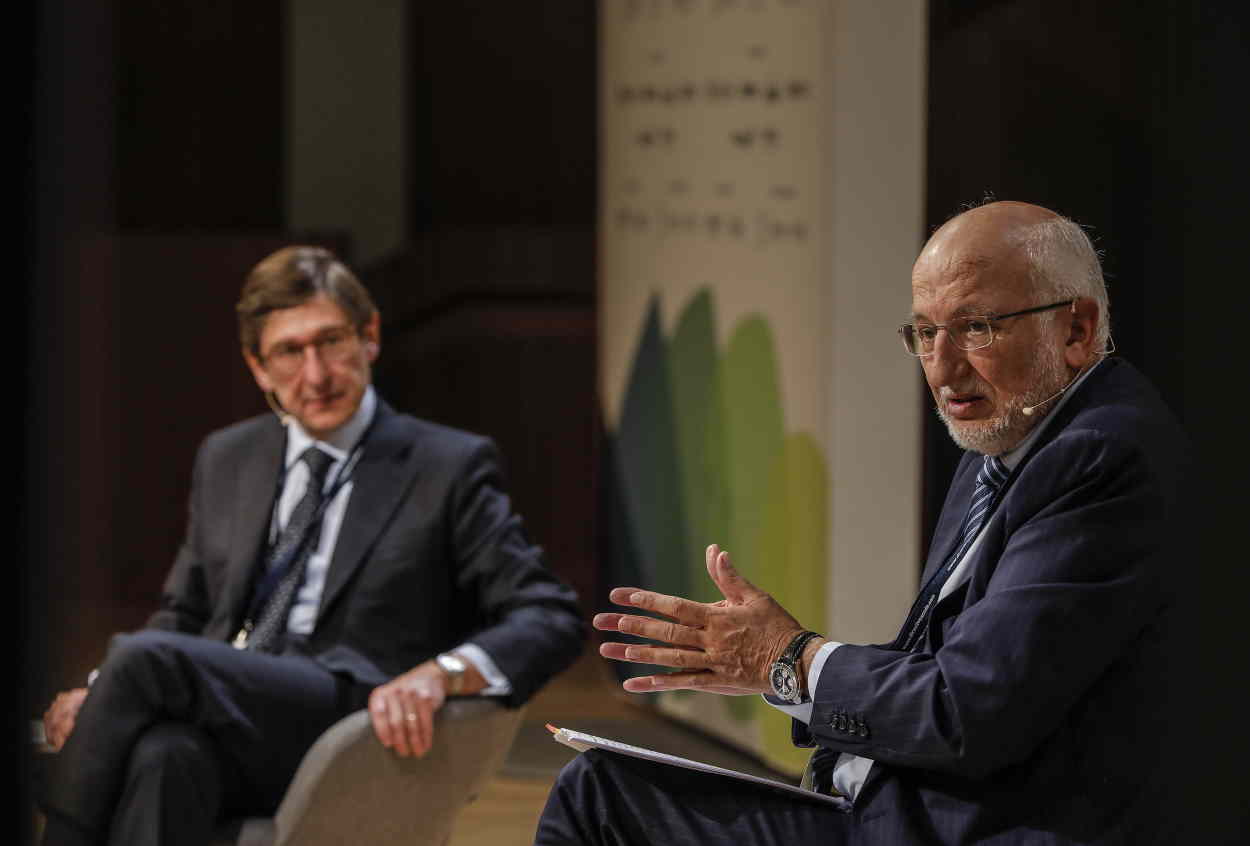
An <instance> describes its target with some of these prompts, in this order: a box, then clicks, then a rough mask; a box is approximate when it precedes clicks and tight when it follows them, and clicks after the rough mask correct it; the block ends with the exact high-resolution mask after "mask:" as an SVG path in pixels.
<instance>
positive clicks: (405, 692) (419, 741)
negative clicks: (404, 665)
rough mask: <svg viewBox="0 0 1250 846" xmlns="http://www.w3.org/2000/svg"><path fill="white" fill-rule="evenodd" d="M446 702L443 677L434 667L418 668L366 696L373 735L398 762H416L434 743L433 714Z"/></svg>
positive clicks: (429, 662)
mask: <svg viewBox="0 0 1250 846" xmlns="http://www.w3.org/2000/svg"><path fill="white" fill-rule="evenodd" d="M446 698H447V691H446V676H445V675H444V674H443V671H442V669H441V668H439V666H438V664H436V663H434V662H433V661H426V662H425V663H424V664H418V665H417V666H416V667H413V668H412V669H411V670H409V671H408V672H406V673H404V674H403V675H401V676H396V677H395V678H393V679H391V680H390V681H389V682H387V683H386V684H384V685H380V686H379V687H375V688H374V689H373V692H372V693H370V694H369V716H370V717H371V718H372V720H373V731H374V733H375V734H376V735H377V736H378V740H380V741H381V742H382V745H383V746H385V747H387V748H389V749H394V750H395V752H396V754H398V755H399V756H400V757H401V758H407V757H408V756H410V755H415V756H416V757H418V758H420V757H421V756H423V755H424V754H425V753H426V752H428V751H430V746H431V745H432V744H433V743H434V713H435V712H436V711H438V709H439V708H441V707H443V701H444V700H445V699H446Z"/></svg>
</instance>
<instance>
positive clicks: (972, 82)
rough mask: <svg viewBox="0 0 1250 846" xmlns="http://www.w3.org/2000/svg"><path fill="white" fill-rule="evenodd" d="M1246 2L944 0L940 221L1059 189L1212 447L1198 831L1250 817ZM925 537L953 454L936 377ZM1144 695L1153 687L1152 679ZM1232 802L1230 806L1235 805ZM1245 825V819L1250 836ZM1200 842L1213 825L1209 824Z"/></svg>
mask: <svg viewBox="0 0 1250 846" xmlns="http://www.w3.org/2000/svg"><path fill="white" fill-rule="evenodd" d="M1247 34H1248V29H1247V20H1246V11H1245V4H1241V3H1217V2H1182V0H1099V2H1096V3H1090V2H1081V0H931V4H930V56H929V154H928V169H927V172H928V204H927V205H928V223H929V226H930V229H932V228H936V227H937V226H938V225H940V224H941V223H942V222H943V221H944V220H945V219H946V218H947V217H949V216H950V215H951V214H952V213H954V212H956V211H958V210H959V208H960V205H961V204H964V203H967V202H970V201H976V200H978V199H979V198H981V197H982V196H984V195H986V194H992V195H993V196H995V197H997V198H998V199H1020V200H1027V201H1031V202H1035V203H1039V204H1041V205H1045V206H1049V207H1051V208H1053V209H1055V210H1057V211H1060V212H1062V213H1064V214H1066V215H1068V216H1070V217H1072V218H1074V219H1076V220H1077V221H1079V222H1081V223H1082V224H1085V225H1086V226H1088V227H1089V231H1090V234H1091V235H1092V236H1093V238H1094V242H1095V244H1096V246H1097V247H1098V248H1099V249H1101V250H1102V251H1104V253H1105V269H1106V273H1107V279H1108V282H1109V284H1110V292H1111V314H1112V333H1113V336H1114V339H1115V342H1116V346H1117V353H1116V354H1117V355H1120V356H1123V357H1124V358H1126V359H1128V360H1129V361H1131V362H1132V363H1133V364H1134V365H1136V366H1137V367H1138V368H1140V369H1141V370H1143V371H1144V372H1145V373H1146V374H1147V376H1149V378H1150V379H1151V380H1152V381H1153V382H1154V383H1155V385H1156V386H1157V387H1158V388H1159V390H1160V392H1161V393H1162V394H1163V396H1164V398H1165V400H1166V401H1167V402H1168V404H1169V405H1170V406H1171V407H1172V409H1173V410H1174V411H1175V412H1176V414H1177V415H1178V416H1179V417H1180V419H1181V420H1182V422H1183V423H1184V425H1185V427H1186V429H1187V430H1188V431H1189V433H1190V435H1191V437H1192V438H1193V440H1194V442H1195V444H1196V445H1197V449H1198V454H1199V456H1200V459H1201V465H1202V468H1203V473H1202V477H1201V484H1200V485H1196V486H1195V490H1194V491H1193V492H1192V495H1191V502H1192V503H1193V505H1194V508H1193V513H1192V514H1191V515H1189V516H1188V518H1187V519H1186V520H1185V521H1177V525H1176V527H1175V531H1177V532H1181V533H1185V534H1186V535H1187V536H1188V537H1191V538H1192V539H1193V541H1192V544H1191V550H1192V556H1191V557H1190V558H1189V559H1188V560H1186V561H1178V562H1175V570H1174V572H1173V573H1171V574H1170V575H1171V576H1172V577H1173V578H1174V579H1175V584H1176V589H1177V592H1178V593H1182V594H1183V593H1186V592H1189V593H1190V595H1191V596H1192V597H1193V598H1194V600H1195V601H1194V602H1193V603H1192V604H1191V605H1190V606H1189V607H1190V609H1191V613H1190V619H1189V624H1188V625H1189V630H1190V631H1191V632H1192V635H1193V637H1192V643H1191V645H1190V648H1189V650H1188V654H1187V661H1188V663H1189V665H1190V669H1191V670H1192V673H1191V674H1190V676H1189V677H1187V679H1186V684H1187V686H1188V690H1189V691H1190V693H1191V698H1190V702H1191V707H1190V709H1189V710H1188V712H1187V713H1185V714H1177V728H1176V732H1175V735H1174V740H1175V743H1176V744H1177V745H1178V747H1181V748H1183V749H1185V750H1187V751H1189V752H1190V753H1191V757H1190V758H1189V759H1188V762H1187V763H1188V764H1189V766H1187V767H1186V768H1185V769H1184V770H1182V771H1180V772H1178V777H1177V801H1178V803H1180V804H1181V805H1182V806H1187V807H1188V810H1187V812H1186V817H1187V819H1190V820H1193V821H1195V824H1196V825H1197V827H1198V828H1199V829H1207V830H1205V831H1203V832H1202V835H1203V836H1202V839H1201V842H1211V843H1225V842H1234V841H1235V840H1236V839H1237V836H1235V834H1234V833H1235V832H1238V826H1246V825H1247V821H1246V819H1245V818H1244V816H1242V818H1241V819H1240V820H1238V819H1234V817H1235V816H1237V815H1241V814H1244V811H1245V807H1246V801H1245V796H1244V792H1243V790H1242V789H1241V787H1240V785H1244V783H1245V779H1244V767H1245V765H1246V762H1247V760H1250V732H1248V731H1247V728H1246V722H1247V721H1246V720H1245V718H1244V716H1243V714H1242V712H1243V711H1244V703H1245V701H1246V697H1247V693H1248V692H1250V685H1248V684H1247V669H1246V668H1247V667H1248V666H1250V661H1247V660H1245V656H1246V654H1247V651H1248V649H1250V638H1248V637H1247V634H1246V627H1245V623H1244V620H1245V610H1244V609H1245V597H1247V596H1250V580H1248V579H1247V575H1246V573H1247V560H1248V559H1247V555H1246V552H1245V549H1246V545H1245V542H1244V537H1243V536H1244V532H1242V531H1240V530H1239V529H1238V528H1237V527H1239V526H1242V525H1244V520H1245V517H1244V510H1245V507H1246V504H1247V497H1246V496H1245V494H1244V493H1243V492H1242V485H1243V480H1244V478H1245V476H1244V465H1245V462H1244V460H1238V459H1239V454H1240V453H1244V443H1245V435H1244V432H1245V423H1244V417H1243V416H1242V414H1241V413H1240V412H1238V411H1237V410H1236V409H1238V408H1239V407H1241V406H1243V405H1244V403H1243V402H1241V401H1240V400H1239V399H1238V397H1237V395H1238V393H1239V389H1240V388H1241V386H1242V385H1243V384H1244V381H1245V380H1244V379H1243V378H1241V375H1240V372H1241V370H1242V366H1243V365H1242V363H1243V361H1244V358H1245V355H1244V351H1243V350H1242V349H1241V348H1242V347H1243V346H1244V343H1243V340H1242V339H1243V338H1244V334H1245V333H1244V332H1243V331H1242V330H1241V329H1240V324H1241V322H1242V321H1243V320H1244V315H1245V314H1246V311H1245V294H1244V289H1245V282H1244V281H1243V280H1242V278H1241V277H1242V276H1244V272H1243V270H1242V269H1241V268H1242V265H1244V258H1243V257H1242V256H1241V253H1242V251H1243V245H1244V243H1245V240H1246V235H1245V231H1246V226H1247V222H1248V219H1247V212H1246V203H1245V196H1246V194H1245V191H1246V187H1247V186H1246V151H1247V149H1248V147H1247V140H1248V136H1247V133H1246V123H1245V118H1244V112H1245V109H1244V108H1243V103H1244V100H1245V85H1246V81H1247V79H1250V52H1248V51H1247V48H1246V43H1247V41H1246V37H1247ZM926 403H927V408H926V416H925V417H926V423H925V447H926V449H925V474H924V478H925V502H926V514H925V517H926V524H927V528H926V537H928V536H929V533H931V528H932V523H933V521H934V520H935V519H936V516H937V513H938V511H939V510H940V508H941V501H942V496H943V494H944V492H945V488H946V484H947V482H948V480H949V478H950V475H951V473H952V472H953V469H954V465H955V463H956V462H957V460H958V457H959V455H958V450H957V449H956V448H955V447H954V446H953V445H952V444H951V443H950V440H949V438H948V437H947V435H946V433H945V431H944V427H943V426H942V425H941V423H940V421H938V420H937V418H936V416H935V415H934V414H933V413H932V402H931V400H929V399H928V397H927V392H926ZM1142 695H1143V696H1149V695H1150V692H1149V691H1142ZM1230 811H1231V812H1232V813H1230ZM1246 830H1250V826H1248V827H1247V828H1244V829H1241V830H1240V832H1239V834H1240V835H1242V836H1244V834H1245V831H1246ZM1195 842H1199V841H1195Z"/></svg>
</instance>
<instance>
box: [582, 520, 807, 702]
mask: <svg viewBox="0 0 1250 846" xmlns="http://www.w3.org/2000/svg"><path fill="white" fill-rule="evenodd" d="M705 561H706V564H707V572H708V575H709V576H711V577H712V581H713V582H715V583H716V586H717V588H719V589H720V592H721V594H722V595H723V596H724V597H725V598H724V599H723V600H721V601H720V602H714V603H704V602H692V601H691V600H688V599H682V598H680V597H676V596H668V595H666V594H662V593H654V592H652V591H646V590H640V589H638V588H614V589H613V590H612V592H611V594H610V595H609V596H610V598H611V600H612V601H613V602H614V603H616V604H617V605H627V606H632V607H634V608H642V609H644V610H647V611H654V612H656V613H658V614H662V615H663V616H665V617H668V618H669V619H670V620H672V621H673V622H668V621H666V620H656V619H653V618H651V617H641V616H637V615H633V614H616V613H608V614H597V615H595V619H594V626H595V628H596V629H600V630H601V631H610V632H621V633H622V634H630V635H637V636H639V637H644V638H649V639H651V640H658V641H661V642H663V643H665V644H670V645H668V646H650V645H645V644H637V645H636V644H625V643H604V644H603V645H602V646H600V647H599V654H601V655H603V656H604V657H605V658H612V659H614V660H617V661H631V662H634V663H640V664H659V665H661V666H665V667H675V668H677V669H678V671H679V672H675V673H670V674H666V675H656V676H639V677H637V678H632V679H628V680H627V681H626V682H625V683H624V685H622V686H623V687H624V688H625V689H626V690H628V691H630V692H631V693H655V692H658V691H661V690H678V689H683V688H685V689H691V690H703V691H707V692H709V693H721V694H727V695H744V694H751V693H771V692H772V686H771V684H770V683H769V680H768V675H769V669H770V668H771V667H772V665H773V662H774V661H776V660H777V659H778V658H779V657H781V653H782V652H783V651H784V650H785V648H786V646H787V645H788V644H789V643H790V641H791V640H793V639H794V637H795V635H798V634H800V633H801V632H803V631H804V628H803V626H802V625H800V624H799V622H798V621H797V620H795V619H794V618H793V617H792V616H790V613H789V612H788V611H786V609H784V608H782V607H781V605H779V604H778V603H777V601H776V600H775V599H773V598H772V597H771V596H769V595H768V594H767V593H765V592H764V591H762V590H760V589H759V588H757V587H756V586H755V585H753V584H751V583H750V582H748V581H747V580H746V579H745V578H743V577H742V576H741V575H740V574H739V573H738V571H737V570H736V569H734V566H733V564H732V563H730V561H729V554H728V553H726V552H722V551H721V549H720V547H718V546H716V545H715V544H712V545H711V546H709V547H708V548H707V552H706V555H705Z"/></svg>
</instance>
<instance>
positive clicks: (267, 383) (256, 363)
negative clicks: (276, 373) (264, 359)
mask: <svg viewBox="0 0 1250 846" xmlns="http://www.w3.org/2000/svg"><path fill="white" fill-rule="evenodd" d="M243 360H244V361H246V362H247V369H248V370H250V371H252V378H253V379H255V380H256V385H257V387H259V388H260V390H261V392H262V393H266V394H268V393H271V392H272V391H273V389H274V387H273V382H272V381H271V380H270V378H269V374H268V373H266V372H265V368H264V365H262V364H261V363H260V359H258V358H257V357H256V356H255V354H253V353H252V351H251V350H249V349H246V348H245V349H244V350H243Z"/></svg>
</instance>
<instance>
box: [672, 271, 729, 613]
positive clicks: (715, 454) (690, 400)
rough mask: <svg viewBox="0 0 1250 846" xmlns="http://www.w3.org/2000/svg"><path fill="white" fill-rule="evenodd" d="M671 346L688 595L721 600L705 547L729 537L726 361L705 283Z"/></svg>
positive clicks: (714, 600)
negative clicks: (718, 348)
mask: <svg viewBox="0 0 1250 846" xmlns="http://www.w3.org/2000/svg"><path fill="white" fill-rule="evenodd" d="M669 349H670V350H671V358H672V376H673V409H674V412H675V418H674V420H675V423H676V427H677V447H678V454H679V461H680V466H681V492H682V501H683V502H684V503H685V506H686V558H685V562H686V568H687V570H688V571H689V573H690V584H691V593H690V594H689V598H691V599H695V600H698V601H700V602H716V601H717V600H719V599H720V598H721V596H720V594H719V593H718V592H717V590H716V586H715V585H714V584H712V580H711V579H709V578H708V576H707V570H706V568H705V567H704V563H703V552H704V550H705V549H706V548H707V545H708V544H709V543H721V544H724V543H726V539H727V538H728V537H729V523H730V521H729V484H728V478H727V471H726V464H727V463H728V462H727V458H728V453H727V451H726V446H725V405H724V401H723V400H722V398H721V384H722V379H721V364H720V360H719V359H718V357H717V355H716V323H715V317H714V315H713V310H712V295H711V292H709V291H708V290H707V289H706V288H705V289H703V290H701V291H700V292H699V293H698V294H696V295H695V296H694V298H693V299H692V300H691V301H690V303H689V304H688V305H687V306H686V308H685V309H683V310H682V313H681V317H680V318H679V319H678V321H677V327H676V329H675V330H674V331H673V340H672V343H671V344H670V345H669Z"/></svg>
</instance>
